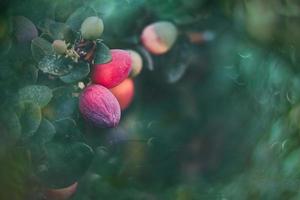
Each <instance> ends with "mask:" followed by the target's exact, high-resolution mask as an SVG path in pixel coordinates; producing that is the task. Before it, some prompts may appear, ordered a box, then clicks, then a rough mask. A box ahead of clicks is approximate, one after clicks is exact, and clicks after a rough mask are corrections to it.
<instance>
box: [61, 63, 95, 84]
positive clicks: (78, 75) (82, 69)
mask: <svg viewBox="0 0 300 200" xmlns="http://www.w3.org/2000/svg"><path fill="white" fill-rule="evenodd" d="M89 73H90V66H89V64H88V63H87V62H79V63H76V64H75V66H74V67H73V70H72V71H71V72H70V73H69V74H67V75H65V76H61V77H60V79H61V80H62V81H63V82H65V83H74V82H77V81H80V80H82V79H83V78H85V77H86V76H87V75H88V74H89Z"/></svg>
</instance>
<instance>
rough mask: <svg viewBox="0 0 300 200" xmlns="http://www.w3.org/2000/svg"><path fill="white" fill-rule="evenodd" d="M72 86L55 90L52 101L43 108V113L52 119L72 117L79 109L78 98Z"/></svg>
mask: <svg viewBox="0 0 300 200" xmlns="http://www.w3.org/2000/svg"><path fill="white" fill-rule="evenodd" d="M72 92H73V89H72V87H59V88H56V89H54V90H53V98H52V100H51V102H50V103H49V104H48V105H47V106H46V107H45V108H44V109H43V114H44V116H45V117H47V119H49V120H51V121H55V120H61V119H66V118H70V117H71V116H72V115H73V114H74V113H76V110H77V109H78V98H77V97H74V96H73V95H72Z"/></svg>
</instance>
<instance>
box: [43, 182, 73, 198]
mask: <svg viewBox="0 0 300 200" xmlns="http://www.w3.org/2000/svg"><path fill="white" fill-rule="evenodd" d="M77 185H78V184H77V182H75V183H74V184H73V185H71V186H69V187H66V188H61V189H49V190H48V191H47V192H46V199H49V200H65V199H69V198H70V197H71V196H72V195H73V194H74V193H75V192H76V189H77Z"/></svg>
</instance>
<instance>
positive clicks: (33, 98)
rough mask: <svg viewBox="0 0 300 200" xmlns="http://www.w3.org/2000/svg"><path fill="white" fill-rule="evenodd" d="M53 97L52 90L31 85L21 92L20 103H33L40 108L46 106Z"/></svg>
mask: <svg viewBox="0 0 300 200" xmlns="http://www.w3.org/2000/svg"><path fill="white" fill-rule="evenodd" d="M52 96H53V95H52V90H51V89H50V88H48V87H47V86H43V85H30V86H26V87H24V88H22V89H20V90H19V101H20V102H32V103H36V104H38V105H39V106H40V107H44V106H46V105H47V104H48V103H49V102H50V100H51V99H52Z"/></svg>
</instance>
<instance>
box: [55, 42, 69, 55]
mask: <svg viewBox="0 0 300 200" xmlns="http://www.w3.org/2000/svg"><path fill="white" fill-rule="evenodd" d="M52 47H53V49H54V51H55V52H56V53H57V54H64V53H66V51H67V49H68V47H67V44H66V42H65V41H63V40H54V41H53V43H52Z"/></svg>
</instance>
